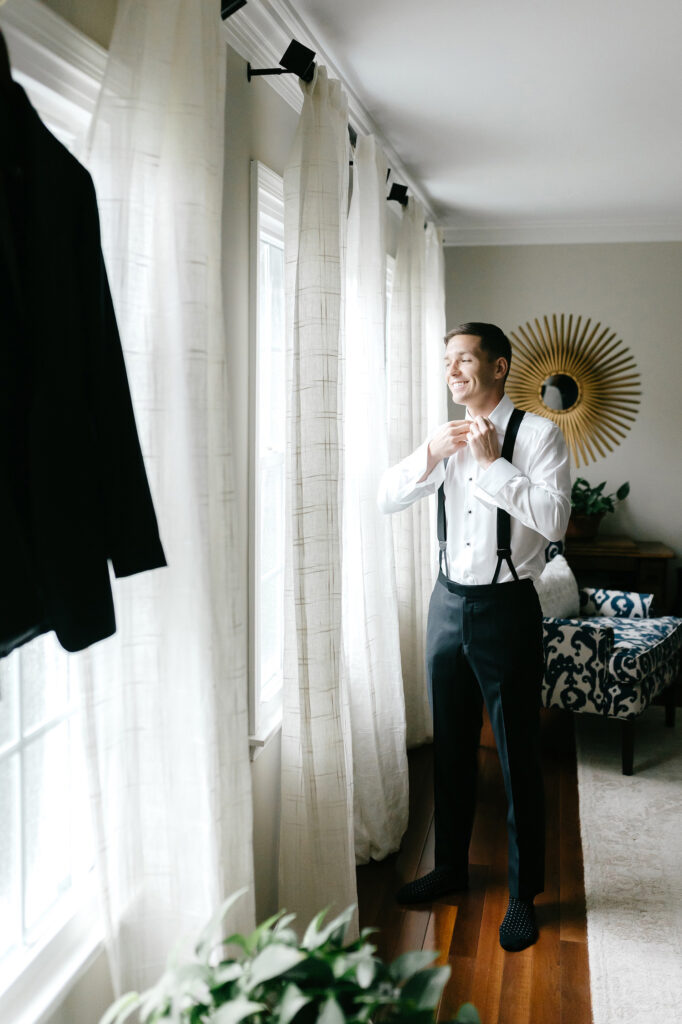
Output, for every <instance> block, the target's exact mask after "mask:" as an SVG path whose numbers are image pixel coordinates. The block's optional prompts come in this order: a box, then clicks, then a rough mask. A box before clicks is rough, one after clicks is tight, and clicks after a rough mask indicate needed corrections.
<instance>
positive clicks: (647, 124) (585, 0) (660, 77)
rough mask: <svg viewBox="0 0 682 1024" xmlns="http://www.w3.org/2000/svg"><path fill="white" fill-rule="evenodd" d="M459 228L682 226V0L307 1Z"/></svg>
mask: <svg viewBox="0 0 682 1024" xmlns="http://www.w3.org/2000/svg"><path fill="white" fill-rule="evenodd" d="M291 6H295V10H296V12H297V14H298V16H299V17H300V18H301V20H302V21H303V22H305V24H306V26H307V27H308V28H309V29H310V31H311V33H312V34H313V35H314V36H315V37H316V38H317V39H318V40H319V42H320V43H321V45H322V47H323V49H324V51H325V53H326V54H327V55H328V57H329V58H330V60H332V61H333V63H334V65H335V66H336V68H337V70H338V71H339V72H340V73H341V75H342V76H343V77H344V79H345V80H346V82H347V84H348V85H349V87H350V88H351V89H352V90H354V92H355V93H356V95H357V97H358V99H359V100H360V102H361V103H362V104H363V106H364V107H365V108H366V109H367V111H368V112H369V114H370V115H371V117H372V118H373V120H374V121H375V123H376V125H377V128H378V129H379V131H380V132H381V134H382V135H383V136H384V138H385V139H386V141H387V142H388V143H389V144H390V145H391V147H392V149H393V150H395V152H396V153H397V154H398V156H399V157H400V159H401V161H402V163H403V165H404V167H405V168H406V170H407V171H408V172H409V174H410V176H411V177H412V178H413V179H414V180H415V181H416V182H418V183H419V185H420V187H421V189H422V190H423V193H424V196H425V198H426V199H427V200H428V201H429V205H430V206H431V208H432V210H433V211H434V213H435V214H436V217H437V219H438V221H439V223H440V224H441V225H442V226H443V227H444V228H445V229H446V240H448V241H451V242H459V243H473V244H476V243H478V244H480V243H499V242H533V241H544V242H553V241H556V242H562V241H630V240H632V241H637V240H644V241H649V240H665V239H682V72H681V67H680V65H681V60H680V54H681V48H682V5H680V4H679V2H678V0H573V2H572V3H568V2H561V0H478V2H477V3H476V2H472V0H470V2H468V3H464V2H463V0H419V2H417V3H408V2H407V0H399V2H396V0H296V3H295V5H294V4H292V5H291Z"/></svg>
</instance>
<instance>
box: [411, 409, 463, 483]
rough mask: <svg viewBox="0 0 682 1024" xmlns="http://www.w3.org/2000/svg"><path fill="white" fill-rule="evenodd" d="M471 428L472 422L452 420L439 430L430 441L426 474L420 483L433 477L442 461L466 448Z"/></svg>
mask: <svg viewBox="0 0 682 1024" xmlns="http://www.w3.org/2000/svg"><path fill="white" fill-rule="evenodd" d="M470 427H471V421H470V420H450V422H449V423H444V424H443V426H442V427H439V428H438V430H437V431H436V432H435V434H434V435H433V437H432V438H431V440H430V441H429V447H428V462H427V464H426V472H425V473H424V476H423V477H421V478H420V480H419V483H421V482H422V480H426V478H427V476H430V475H431V473H432V472H433V470H434V468H435V466H437V465H438V463H439V462H440V461H441V459H447V458H449V457H450V455H454V454H455V452H458V451H459V449H460V448H465V447H466V443H467V438H468V436H469V428H470Z"/></svg>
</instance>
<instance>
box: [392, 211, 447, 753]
mask: <svg viewBox="0 0 682 1024" xmlns="http://www.w3.org/2000/svg"><path fill="white" fill-rule="evenodd" d="M424 220H425V218H424V209H423V207H422V205H421V204H420V203H419V202H418V201H417V200H415V199H413V198H410V199H409V201H408V204H407V207H406V208H405V209H404V211H403V219H402V224H401V227H400V233H399V238H398V251H397V254H396V263H395V272H394V278H393V297H392V303H391V332H390V340H389V346H388V437H389V463H390V464H391V465H393V464H395V463H396V462H399V461H400V460H401V459H403V458H405V456H406V455H409V454H410V452H412V451H414V449H415V448H417V447H418V446H419V445H420V444H421V443H422V442H423V441H424V440H425V439H426V438H427V437H428V436H429V434H430V433H431V432H432V431H433V429H434V428H435V427H436V426H437V425H438V424H439V423H443V422H445V420H446V419H447V395H446V391H445V384H444V377H443V340H442V339H443V327H444V308H445V302H444V283H443V256H442V251H441V243H440V238H439V236H438V233H437V232H436V229H435V228H434V227H433V225H428V226H427V228H426V230H425V228H424ZM432 332H433V333H432ZM435 516H436V511H435V498H429V499H428V500H425V501H419V502H417V503H416V504H414V505H412V507H411V508H409V509H406V510H405V511H404V512H401V513H400V514H399V515H394V516H392V517H391V523H392V527H393V540H394V549H395V559H396V580H397V588H398V613H399V622H400V652H401V659H402V668H403V684H404V690H405V712H406V718H407V744H408V746H415V745H417V744H419V743H423V742H424V741H425V740H427V739H430V737H431V735H432V725H431V712H430V709H429V705H428V699H427V694H426V675H425V641H426V619H427V614H428V606H429V599H430V596H431V591H432V590H433V583H434V579H435V575H436V565H437V562H436V551H437V540H436V522H435Z"/></svg>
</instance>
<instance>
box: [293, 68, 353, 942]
mask: <svg viewBox="0 0 682 1024" xmlns="http://www.w3.org/2000/svg"><path fill="white" fill-rule="evenodd" d="M302 88H303V93H304V101H303V109H302V112H301V117H300V120H299V124H298V129H297V134H296V138H295V141H294V145H293V149H292V152H291V155H290V158H289V162H288V165H287V167H286V170H285V173H284V215H285V260H286V288H287V334H288V338H289V346H290V353H289V372H288V388H287V390H288V409H287V419H288V437H287V460H288V464H287V585H286V600H285V623H286V632H285V636H286V641H285V668H284V714H283V725H282V812H281V832H280V905H281V906H285V907H287V909H288V910H290V911H295V912H296V913H297V914H298V916H299V922H300V923H304V922H306V921H307V920H309V919H310V918H311V917H312V916H313V915H314V914H316V913H317V912H318V911H320V910H321V909H322V908H323V907H326V906H330V905H331V906H333V907H334V908H335V909H336V910H341V909H343V908H344V907H346V906H348V905H349V904H351V903H354V902H355V901H356V884H355V856H354V849H353V789H352V750H351V737H350V723H349V715H348V703H347V693H346V692H345V688H344V687H343V671H342V640H341V501H342V498H341V491H340V481H341V470H342V462H343V450H342V415H343V408H342V402H343V382H342V355H343V303H344V288H345V250H346V226H347V205H348V161H349V148H350V147H349V141H348V127H347V125H348V115H347V103H346V99H345V95H344V93H343V92H342V90H341V87H340V85H339V83H338V82H336V81H329V80H328V78H327V73H326V70H325V68H323V67H318V68H317V69H316V72H315V78H314V80H313V81H312V82H311V83H310V84H308V85H302Z"/></svg>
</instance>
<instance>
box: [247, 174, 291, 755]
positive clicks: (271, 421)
mask: <svg viewBox="0 0 682 1024" xmlns="http://www.w3.org/2000/svg"><path fill="white" fill-rule="evenodd" d="M251 245H252V259H251V267H252V295H251V309H252V344H251V365H250V380H251V394H250V403H251V410H252V415H251V452H250V492H251V493H250V517H249V521H250V530H249V562H250V565H249V590H250V597H249V603H250V623H251V626H250V672H249V676H250V680H251V690H250V707H249V714H250V726H249V728H250V733H251V742H252V745H253V746H254V747H258V746H262V745H263V744H264V743H265V741H266V740H267V739H268V737H269V736H270V735H272V733H273V732H274V731H275V730H276V729H277V728H279V726H280V724H281V720H282V684H283V674H284V664H283V663H284V489H285V458H286V388H285V380H286V360H285V353H286V339H285V327H284V196H283V187H282V179H281V178H280V177H279V175H277V174H275V173H274V172H273V171H271V170H269V168H267V167H265V166H264V165H263V164H261V163H258V162H256V161H253V162H252V164H251Z"/></svg>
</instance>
